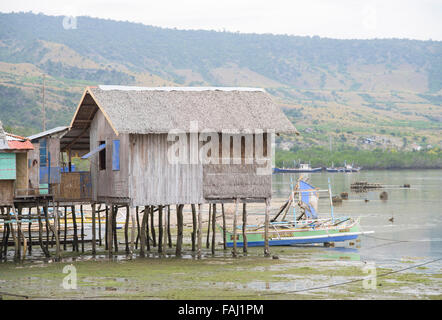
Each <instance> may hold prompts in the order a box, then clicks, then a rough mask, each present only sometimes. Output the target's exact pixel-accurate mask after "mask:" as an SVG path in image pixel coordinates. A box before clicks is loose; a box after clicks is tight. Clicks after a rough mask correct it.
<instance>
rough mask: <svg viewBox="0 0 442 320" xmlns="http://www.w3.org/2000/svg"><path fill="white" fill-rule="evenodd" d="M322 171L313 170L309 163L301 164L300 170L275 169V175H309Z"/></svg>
mask: <svg viewBox="0 0 442 320" xmlns="http://www.w3.org/2000/svg"><path fill="white" fill-rule="evenodd" d="M321 171H322V167H318V168H312V167H311V166H310V164H308V163H301V164H300V165H299V167H298V168H273V173H308V172H321Z"/></svg>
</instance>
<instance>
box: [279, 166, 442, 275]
mask: <svg viewBox="0 0 442 320" xmlns="http://www.w3.org/2000/svg"><path fill="white" fill-rule="evenodd" d="M302 175H303V176H304V177H308V178H309V182H310V183H311V184H312V185H313V186H315V187H318V188H320V189H328V179H329V178H330V182H331V186H332V193H333V194H334V195H339V194H340V193H341V192H348V194H349V199H348V200H344V201H343V202H342V204H340V205H335V206H334V215H335V216H349V217H353V218H360V223H361V226H362V229H363V231H374V232H375V233H374V234H370V235H366V236H364V235H363V236H361V237H360V239H361V243H360V244H359V245H358V246H354V247H349V246H348V245H343V244H337V247H336V248H335V249H334V250H327V253H328V255H329V256H330V257H333V255H335V256H336V257H337V258H339V257H342V256H348V257H349V258H351V259H356V260H359V259H360V260H363V261H371V262H374V263H376V264H377V265H379V266H382V267H389V268H395V269H396V268H397V267H398V265H399V266H402V267H404V266H406V264H407V263H408V264H413V263H414V264H419V263H425V262H427V261H431V260H435V259H437V258H440V257H442V170H400V171H388V170H381V171H361V172H359V173H327V172H322V173H311V174H302ZM298 178H299V174H275V175H273V192H274V198H284V197H287V195H288V194H289V192H290V181H291V179H292V180H293V181H296V180H297V179H298ZM356 181H367V182H370V183H380V184H382V185H385V188H382V189H375V190H371V191H368V192H353V191H351V190H350V185H351V183H353V182H356ZM404 184H410V188H404V187H403V185H404ZM383 191H386V192H387V193H388V200H381V199H380V197H379V196H380V193H381V192H383ZM324 196H325V197H324V198H322V197H321V199H320V201H319V213H320V217H327V216H329V215H330V212H331V210H330V201H329V200H328V199H327V198H326V196H327V194H326V193H325V194H324ZM367 200H368V201H367ZM392 218H393V219H392ZM391 220H392V221H391ZM333 251H335V252H334V253H333ZM441 266H442V263H441V260H439V261H437V262H434V263H430V264H428V265H425V268H422V269H425V272H440V271H441Z"/></svg>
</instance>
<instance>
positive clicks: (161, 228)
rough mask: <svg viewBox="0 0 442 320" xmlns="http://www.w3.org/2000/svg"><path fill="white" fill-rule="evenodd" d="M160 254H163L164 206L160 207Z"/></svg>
mask: <svg viewBox="0 0 442 320" xmlns="http://www.w3.org/2000/svg"><path fill="white" fill-rule="evenodd" d="M158 253H163V206H158Z"/></svg>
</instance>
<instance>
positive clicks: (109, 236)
mask: <svg viewBox="0 0 442 320" xmlns="http://www.w3.org/2000/svg"><path fill="white" fill-rule="evenodd" d="M111 209H112V210H110V211H109V208H108V206H107V205H106V235H107V241H106V242H107V251H108V255H109V258H110V257H112V229H113V228H112V220H113V217H112V215H113V212H114V210H113V208H111Z"/></svg>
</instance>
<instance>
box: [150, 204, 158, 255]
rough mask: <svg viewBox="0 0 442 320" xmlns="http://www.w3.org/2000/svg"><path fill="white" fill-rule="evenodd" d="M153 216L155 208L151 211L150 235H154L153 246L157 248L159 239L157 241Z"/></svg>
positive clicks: (152, 207)
mask: <svg viewBox="0 0 442 320" xmlns="http://www.w3.org/2000/svg"><path fill="white" fill-rule="evenodd" d="M153 215H154V206H151V210H150V233H151V234H152V246H153V247H156V246H157V239H156V235H155V223H154V219H153Z"/></svg>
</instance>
